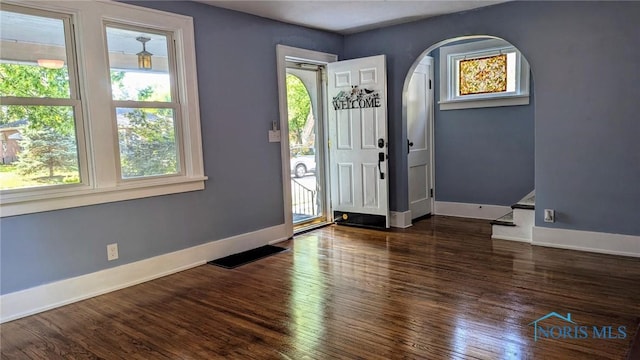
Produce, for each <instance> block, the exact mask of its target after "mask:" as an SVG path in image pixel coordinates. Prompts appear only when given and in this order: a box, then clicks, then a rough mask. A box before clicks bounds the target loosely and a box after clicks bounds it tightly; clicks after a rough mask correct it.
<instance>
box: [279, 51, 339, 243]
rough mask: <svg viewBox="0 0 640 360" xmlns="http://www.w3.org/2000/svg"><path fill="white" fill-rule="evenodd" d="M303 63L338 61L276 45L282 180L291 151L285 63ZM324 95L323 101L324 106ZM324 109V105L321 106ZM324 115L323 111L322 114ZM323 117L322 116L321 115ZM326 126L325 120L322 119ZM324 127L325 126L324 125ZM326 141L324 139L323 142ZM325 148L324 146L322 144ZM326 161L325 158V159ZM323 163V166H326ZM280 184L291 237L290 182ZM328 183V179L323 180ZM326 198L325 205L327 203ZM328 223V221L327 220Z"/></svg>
mask: <svg viewBox="0 0 640 360" xmlns="http://www.w3.org/2000/svg"><path fill="white" fill-rule="evenodd" d="M296 60H297V61H303V62H305V63H313V64H315V65H326V64H328V63H331V62H334V61H338V55H335V54H329V53H323V52H318V51H313V50H307V49H301V48H296V47H291V46H286V45H282V44H278V45H276V73H277V76H278V109H279V110H280V122H279V124H280V158H281V159H282V178H283V179H286V180H288V179H289V178H290V177H291V161H290V160H291V151H290V149H289V114H288V110H287V84H286V77H287V61H296ZM325 95H326V94H324V93H323V99H325V100H323V101H324V102H325V104H326V97H325ZM322 107H323V108H324V107H325V105H324V104H323V105H322ZM322 113H323V114H324V113H325V112H324V111H323V112H322ZM323 116H324V115H323ZM322 123H323V124H326V123H327V122H326V119H323V121H322ZM325 126H326V125H325ZM324 141H326V139H325V140H324ZM324 146H326V144H324ZM325 159H326V157H325ZM326 164H327V163H326V161H325V166H327V165H326ZM286 180H285V181H283V182H282V201H283V203H284V204H285V205H284V224H285V227H286V232H287V234H289V236H293V210H292V208H291V181H286ZM325 181H327V182H328V179H325ZM327 195H328V194H327ZM328 199H329V198H328V197H327V204H328V203H329V202H328ZM326 211H327V216H328V217H329V218H331V215H330V214H331V208H327V209H326ZM329 221H330V219H329Z"/></svg>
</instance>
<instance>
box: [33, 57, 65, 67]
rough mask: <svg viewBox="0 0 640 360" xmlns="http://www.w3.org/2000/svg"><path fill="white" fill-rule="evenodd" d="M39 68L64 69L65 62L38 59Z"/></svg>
mask: <svg viewBox="0 0 640 360" xmlns="http://www.w3.org/2000/svg"><path fill="white" fill-rule="evenodd" d="M38 66H42V67H43V68H47V69H62V67H63V66H64V60H55V59H38Z"/></svg>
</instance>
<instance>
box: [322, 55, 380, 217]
mask: <svg viewBox="0 0 640 360" xmlns="http://www.w3.org/2000/svg"><path fill="white" fill-rule="evenodd" d="M327 73H328V98H329V99H328V100H329V106H328V107H329V109H328V115H329V116H328V120H329V124H328V125H329V177H330V182H331V204H332V209H333V216H334V220H335V221H336V222H338V223H345V224H350V225H362V226H374V227H389V200H388V192H389V176H388V175H389V174H388V171H387V168H388V166H387V162H388V161H387V84H386V83H387V74H386V64H385V56H384V55H379V56H372V57H367V58H361V59H353V60H347V61H338V62H333V63H330V64H328V65H327Z"/></svg>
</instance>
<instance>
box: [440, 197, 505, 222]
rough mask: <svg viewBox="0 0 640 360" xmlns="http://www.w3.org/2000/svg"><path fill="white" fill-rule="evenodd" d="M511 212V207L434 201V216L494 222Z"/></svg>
mask: <svg viewBox="0 0 640 360" xmlns="http://www.w3.org/2000/svg"><path fill="white" fill-rule="evenodd" d="M510 211H511V207H509V206H502V205H485V204H468V203H458V202H447V201H436V202H435V211H434V212H435V214H436V215H445V216H457V217H463V218H472V219H485V220H495V219H497V218H499V217H501V216H503V215H505V214H507V213H509V212H510Z"/></svg>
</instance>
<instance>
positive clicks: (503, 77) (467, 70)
mask: <svg viewBox="0 0 640 360" xmlns="http://www.w3.org/2000/svg"><path fill="white" fill-rule="evenodd" d="M459 84H460V86H459V92H458V94H459V95H472V94H487V93H499V92H505V91H507V55H506V54H499V55H495V56H488V57H483V58H477V59H469V60H460V64H459Z"/></svg>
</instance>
